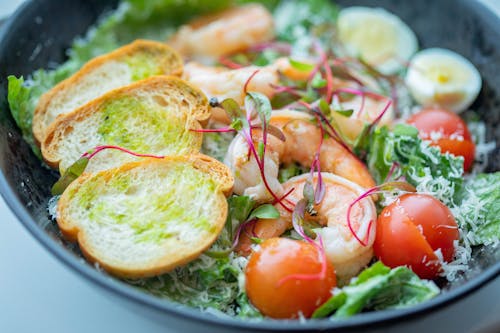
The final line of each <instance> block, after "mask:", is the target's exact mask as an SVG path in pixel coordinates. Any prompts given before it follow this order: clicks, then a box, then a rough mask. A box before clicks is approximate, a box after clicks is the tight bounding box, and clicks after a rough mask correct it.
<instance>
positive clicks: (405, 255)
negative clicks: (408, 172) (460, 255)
mask: <svg viewBox="0 0 500 333" xmlns="http://www.w3.org/2000/svg"><path fill="white" fill-rule="evenodd" d="M458 238H459V232H458V226H457V223H456V222H455V219H454V217H453V215H452V213H451V211H450V210H449V209H448V207H446V206H445V205H444V204H443V203H441V202H440V201H439V200H437V199H436V198H434V197H432V196H430V195H426V194H418V193H409V194H404V195H402V196H400V197H399V198H398V199H397V200H396V201H394V202H393V203H391V204H390V205H389V206H387V207H385V208H384V209H383V210H382V212H381V213H380V215H379V217H378V220H377V234H376V237H375V242H374V244H373V249H374V251H375V255H376V256H377V257H378V258H379V259H380V260H381V261H382V262H383V263H384V264H385V265H387V266H389V267H397V266H403V265H406V266H408V267H410V268H411V269H412V270H413V271H414V272H415V273H416V274H417V275H418V276H419V277H421V278H424V279H433V278H435V277H437V275H438V274H439V272H440V270H441V265H440V264H439V262H438V257H437V256H436V254H435V253H434V251H436V250H438V249H441V252H442V254H443V259H444V261H446V262H449V261H451V260H452V259H453V255H454V253H455V247H454V244H453V243H454V241H456V240H458Z"/></svg>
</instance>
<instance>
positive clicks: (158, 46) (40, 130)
mask: <svg viewBox="0 0 500 333" xmlns="http://www.w3.org/2000/svg"><path fill="white" fill-rule="evenodd" d="M144 49H146V50H150V51H158V52H162V53H164V54H165V58H164V61H163V62H162V63H161V66H160V67H161V68H162V73H161V74H163V75H171V76H179V77H180V76H181V75H182V72H183V69H184V63H183V60H182V57H181V56H180V55H179V53H178V52H177V51H175V50H174V49H172V48H171V47H169V46H168V45H167V44H164V43H160V42H155V41H150V40H144V39H138V40H135V41H134V42H132V43H130V44H127V45H125V46H122V47H120V48H118V49H116V50H114V51H112V52H110V53H107V54H104V55H101V56H98V57H95V58H93V59H92V60H90V61H89V62H87V63H86V64H85V65H83V67H82V68H81V69H80V70H78V71H77V72H76V73H74V74H73V75H72V76H70V77H69V78H67V79H65V80H63V81H61V82H59V83H58V84H57V85H55V86H54V87H53V88H52V89H51V90H49V91H48V92H46V93H45V94H43V95H42V96H41V97H40V100H39V101H38V104H37V106H36V108H35V111H34V114H33V122H32V131H33V137H34V139H35V143H36V144H37V145H38V146H40V145H41V143H42V142H43V140H44V138H45V134H46V131H47V128H48V127H49V125H50V124H46V122H45V121H44V117H45V115H46V114H47V112H49V106H50V103H51V101H52V100H53V99H54V98H56V97H57V96H62V95H64V94H66V92H67V90H68V89H69V88H70V87H71V86H73V85H74V84H77V83H78V82H80V81H82V79H83V78H85V76H86V75H88V74H89V73H91V72H92V71H93V70H95V69H96V68H98V67H100V66H102V65H103V64H104V63H107V62H110V61H119V60H120V59H122V58H124V57H127V56H131V55H133V54H135V53H136V52H139V51H142V50H144Z"/></svg>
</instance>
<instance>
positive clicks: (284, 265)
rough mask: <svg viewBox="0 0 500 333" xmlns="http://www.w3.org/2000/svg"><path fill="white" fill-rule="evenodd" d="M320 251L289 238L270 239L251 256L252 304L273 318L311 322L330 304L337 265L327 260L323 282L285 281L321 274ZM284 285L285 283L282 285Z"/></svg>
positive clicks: (247, 285) (247, 277)
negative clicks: (316, 310)
mask: <svg viewBox="0 0 500 333" xmlns="http://www.w3.org/2000/svg"><path fill="white" fill-rule="evenodd" d="M320 258H321V257H320V255H319V250H318V248H317V247H315V246H314V245H312V244H309V243H306V242H304V241H296V240H291V239H287V238H270V239H267V240H265V241H264V242H262V243H261V244H260V249H259V250H258V251H256V252H254V253H252V255H251V256H250V259H249V261H248V264H247V267H246V271H245V289H246V292H247V295H248V298H249V300H250V302H252V304H253V305H254V306H255V307H256V308H257V309H259V310H260V312H262V313H263V314H264V315H266V316H269V317H272V318H298V317H299V312H300V313H302V315H304V317H306V318H308V317H310V316H311V315H312V313H313V312H314V310H315V309H316V308H318V307H319V306H320V305H321V304H323V303H324V302H325V301H327V300H328V299H329V298H330V297H331V296H332V294H331V290H332V289H333V288H334V287H335V286H336V277H335V272H334V269H333V265H332V264H331V263H330V262H329V261H328V260H326V265H327V267H326V274H325V275H324V277H323V278H322V279H307V280H306V279H295V278H289V279H287V280H283V278H285V277H287V276H290V275H292V274H317V273H318V272H320V271H321V265H322V263H321V261H320ZM280 282H281V283H280Z"/></svg>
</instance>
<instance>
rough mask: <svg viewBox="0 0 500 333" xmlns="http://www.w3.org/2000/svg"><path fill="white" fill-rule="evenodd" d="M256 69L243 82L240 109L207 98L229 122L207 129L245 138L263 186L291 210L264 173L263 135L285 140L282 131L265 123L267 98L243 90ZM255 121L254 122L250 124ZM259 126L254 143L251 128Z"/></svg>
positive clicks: (268, 109) (228, 102)
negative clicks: (227, 125) (260, 137)
mask: <svg viewBox="0 0 500 333" xmlns="http://www.w3.org/2000/svg"><path fill="white" fill-rule="evenodd" d="M257 73H258V70H257V71H255V72H254V73H252V75H250V77H249V78H248V80H247V81H246V82H245V85H244V86H243V91H244V92H245V94H246V96H245V107H244V109H242V108H241V107H240V106H239V104H238V103H237V102H236V101H235V100H233V99H225V100H223V101H222V102H221V103H217V102H216V101H215V100H211V102H210V104H211V106H212V107H222V108H223V109H224V110H225V111H226V113H227V115H228V117H229V119H231V125H230V126H229V127H225V128H222V129H213V130H210V132H229V131H231V132H239V133H241V135H242V137H243V138H244V139H245V141H246V143H247V145H248V147H249V158H251V157H252V156H253V158H254V159H255V161H256V163H257V166H258V168H259V172H260V176H261V179H262V182H263V184H264V186H265V188H266V190H267V191H268V192H269V193H270V195H271V196H272V197H273V199H274V202H276V203H278V204H279V205H280V206H282V207H283V208H284V209H285V210H287V211H289V212H292V210H293V209H292V208H290V207H288V206H287V205H286V204H285V202H284V200H283V199H282V198H279V197H278V195H277V194H276V193H274V191H273V190H272V188H271V186H270V185H269V182H268V181H267V177H266V174H265V158H264V157H265V153H266V146H267V135H268V134H270V135H273V136H275V137H276V138H278V139H279V140H282V141H285V135H284V134H283V132H281V130H280V129H279V128H277V127H275V126H272V125H270V124H269V120H270V118H271V112H272V107H271V103H270V102H269V99H268V98H267V97H266V96H265V95H263V94H261V93H258V92H252V91H247V90H248V86H249V84H250V81H251V80H252V79H253V78H254V77H255V75H256V74H257ZM254 123H255V124H254ZM255 128H260V129H261V130H262V141H260V142H258V143H257V146H256V145H255V143H254V137H253V129H255ZM192 131H198V132H203V131H206V130H203V129H202V130H199V129H193V130H192Z"/></svg>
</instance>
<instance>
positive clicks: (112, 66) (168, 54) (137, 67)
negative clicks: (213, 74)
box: [33, 40, 183, 144]
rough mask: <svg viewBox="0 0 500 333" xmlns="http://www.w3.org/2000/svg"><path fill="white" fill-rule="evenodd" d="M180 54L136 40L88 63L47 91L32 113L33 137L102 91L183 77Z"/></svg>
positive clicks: (40, 135)
mask: <svg viewBox="0 0 500 333" xmlns="http://www.w3.org/2000/svg"><path fill="white" fill-rule="evenodd" d="M182 71H183V62H182V58H181V57H180V55H179V54H178V53H177V52H176V51H174V50H173V49H172V48H170V47H169V46H167V45H166V44H163V43H159V42H153V41H147V40H136V41H135V42H133V43H131V44H128V45H126V46H123V47H121V48H119V49H117V50H115V51H113V52H111V53H108V54H105V55H102V56H99V57H97V58H94V59H92V60H90V61H89V62H87V63H86V64H85V65H84V66H83V67H82V68H81V69H80V70H79V71H78V72H76V73H75V74H73V75H72V76H71V77H69V78H68V79H66V80H64V81H62V82H60V83H59V84H57V85H56V86H55V87H54V88H52V89H51V90H50V91H48V92H47V93H45V94H44V95H43V96H42V97H41V98H40V101H39V102H38V105H37V107H36V109H35V113H34V115H33V136H34V137H35V140H36V142H37V143H38V144H40V143H41V142H42V141H43V139H44V138H45V131H46V129H47V127H48V126H49V125H50V124H51V123H52V122H53V121H54V120H55V119H56V118H57V116H58V115H60V114H66V113H69V112H71V111H73V110H74V109H76V108H78V107H80V106H82V105H84V104H85V103H87V102H89V101H91V100H93V99H94V98H96V97H99V96H101V95H102V94H104V93H106V92H108V91H110V90H112V89H116V88H119V87H122V86H126V85H128V84H130V83H132V82H135V81H139V80H142V79H145V78H148V77H150V76H153V75H175V76H180V75H181V74H182Z"/></svg>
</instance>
